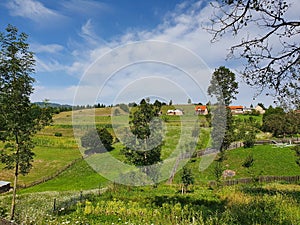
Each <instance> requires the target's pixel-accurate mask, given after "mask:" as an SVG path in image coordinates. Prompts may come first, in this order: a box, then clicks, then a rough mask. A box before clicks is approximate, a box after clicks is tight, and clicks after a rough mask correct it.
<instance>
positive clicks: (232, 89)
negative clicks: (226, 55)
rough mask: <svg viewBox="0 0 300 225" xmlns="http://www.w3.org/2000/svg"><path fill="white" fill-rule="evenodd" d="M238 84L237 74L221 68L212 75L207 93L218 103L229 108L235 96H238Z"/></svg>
mask: <svg viewBox="0 0 300 225" xmlns="http://www.w3.org/2000/svg"><path fill="white" fill-rule="evenodd" d="M237 89H238V83H237V82H236V81H235V74H234V73H233V72H231V71H230V70H229V69H228V68H226V67H224V66H220V67H219V68H218V69H216V70H215V72H214V73H213V75H212V78H211V80H210V85H209V87H208V89H207V93H208V94H209V95H210V96H215V97H216V98H217V100H218V103H222V104H225V105H226V106H229V104H230V103H231V102H232V100H233V99H236V97H235V95H236V94H238V91H237Z"/></svg>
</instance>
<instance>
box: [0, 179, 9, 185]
mask: <svg viewBox="0 0 300 225" xmlns="http://www.w3.org/2000/svg"><path fill="white" fill-rule="evenodd" d="M8 184H10V182H7V181H2V180H0V187H2V186H6V185H8Z"/></svg>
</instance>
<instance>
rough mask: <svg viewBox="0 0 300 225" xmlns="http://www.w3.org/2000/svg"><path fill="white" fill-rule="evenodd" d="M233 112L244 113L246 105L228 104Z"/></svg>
mask: <svg viewBox="0 0 300 225" xmlns="http://www.w3.org/2000/svg"><path fill="white" fill-rule="evenodd" d="M228 108H229V109H230V111H231V113H232V114H243V113H244V106H241V105H239V106H228Z"/></svg>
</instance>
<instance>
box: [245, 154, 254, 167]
mask: <svg viewBox="0 0 300 225" xmlns="http://www.w3.org/2000/svg"><path fill="white" fill-rule="evenodd" d="M253 163H254V158H253V155H252V154H251V155H248V156H247V158H246V159H245V160H244V162H243V164H242V166H243V167H246V168H249V167H251V166H253Z"/></svg>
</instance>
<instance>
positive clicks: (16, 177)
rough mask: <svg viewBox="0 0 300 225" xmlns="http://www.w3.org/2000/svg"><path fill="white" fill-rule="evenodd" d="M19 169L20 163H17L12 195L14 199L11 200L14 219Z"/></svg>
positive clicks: (12, 217)
mask: <svg viewBox="0 0 300 225" xmlns="http://www.w3.org/2000/svg"><path fill="white" fill-rule="evenodd" d="M18 170H19V163H17V164H16V170H15V179H14V188H13V196H12V201H11V211H10V220H13V219H14V216H15V208H16V194H17V182H18Z"/></svg>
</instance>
